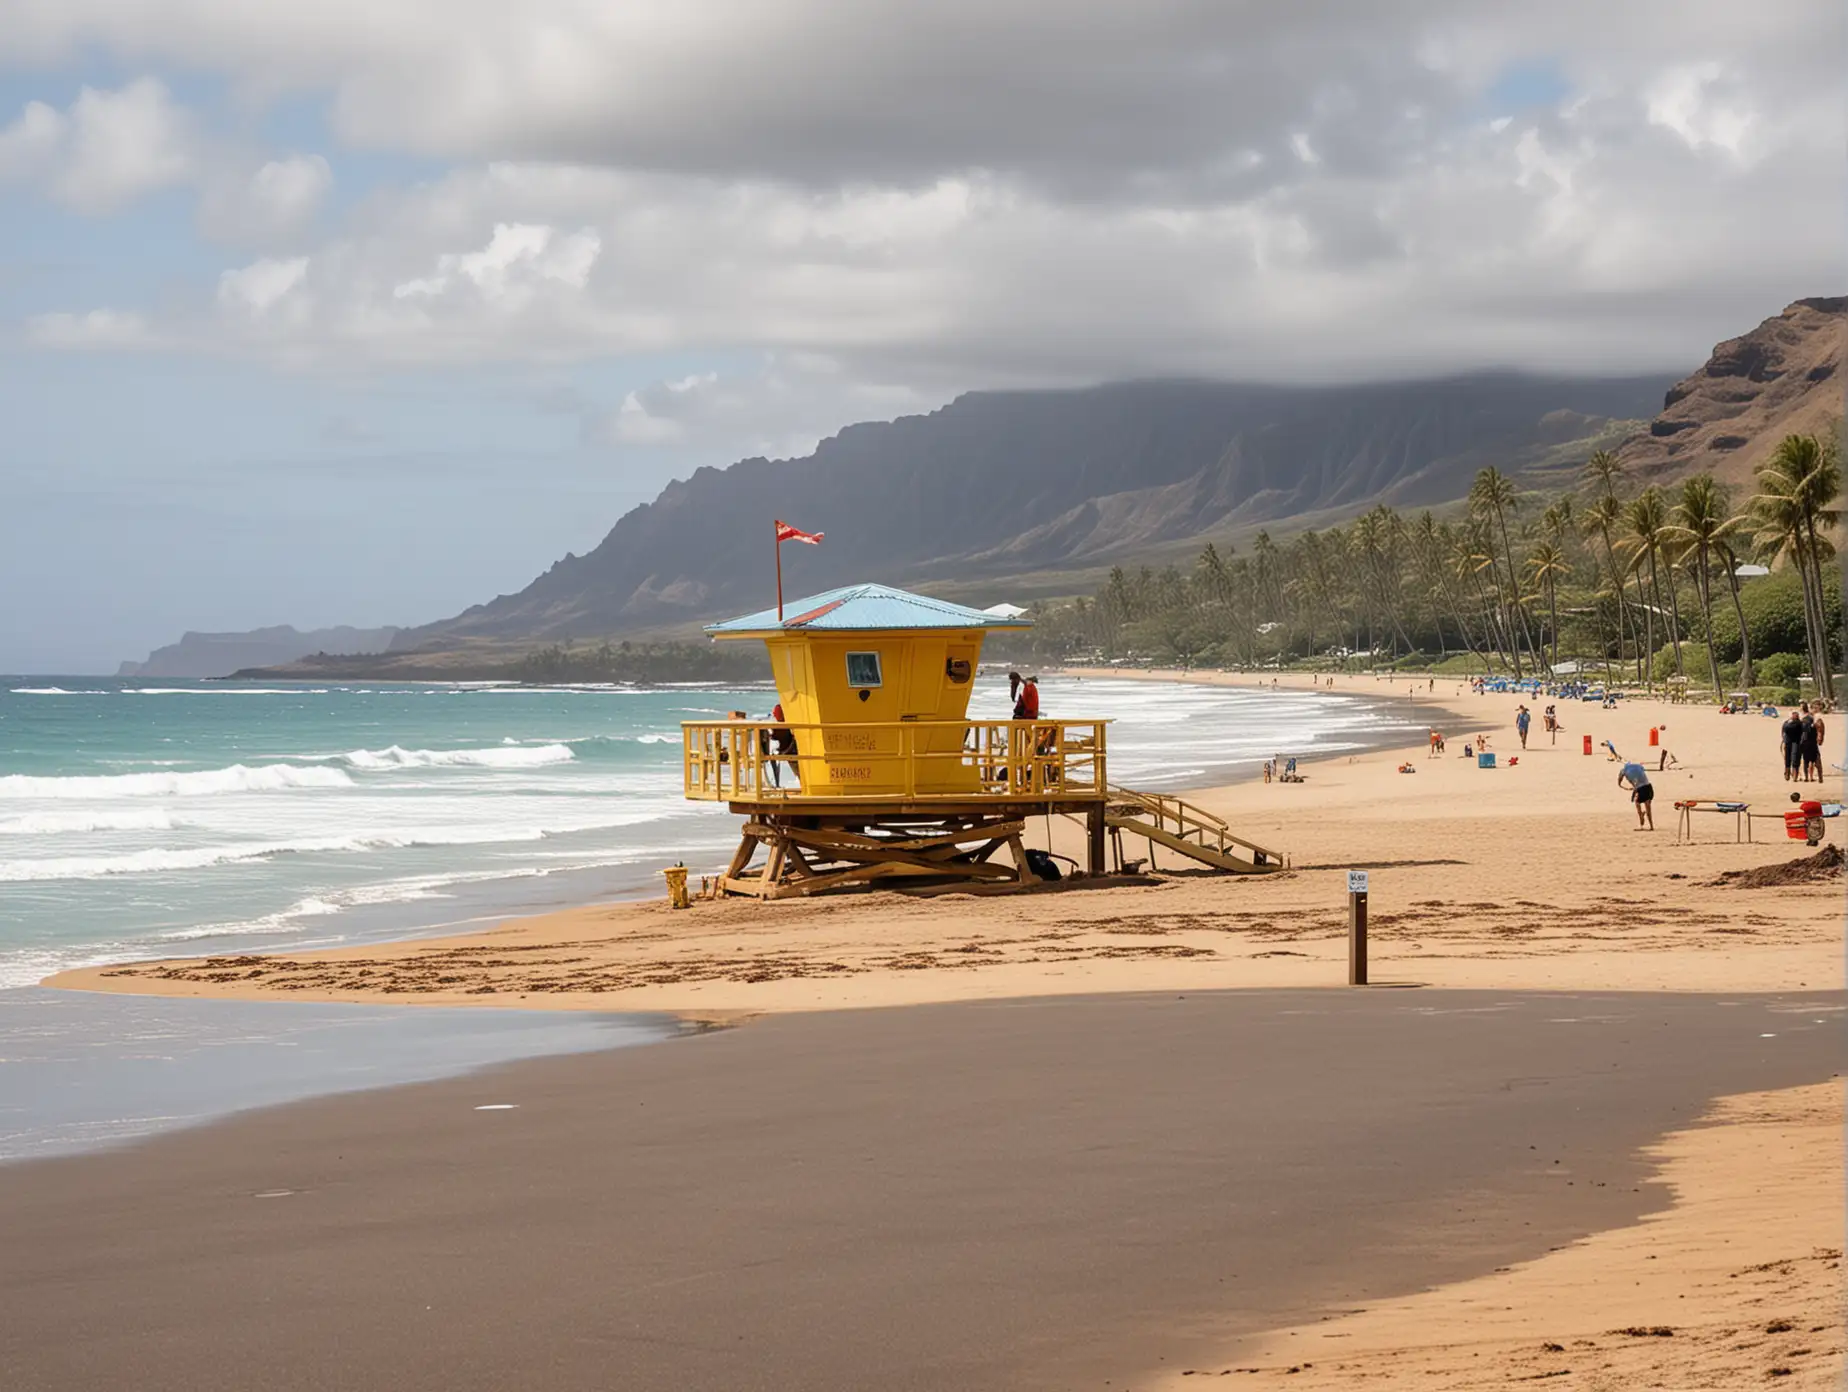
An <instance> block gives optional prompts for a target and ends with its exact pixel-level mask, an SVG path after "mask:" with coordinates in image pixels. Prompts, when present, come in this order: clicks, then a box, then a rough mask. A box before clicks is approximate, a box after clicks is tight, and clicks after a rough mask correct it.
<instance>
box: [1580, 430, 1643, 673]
mask: <svg viewBox="0 0 1848 1392" xmlns="http://www.w3.org/2000/svg"><path fill="white" fill-rule="evenodd" d="M1585 477H1586V479H1587V481H1588V482H1589V483H1590V484H1591V488H1592V505H1591V508H1590V510H1589V512H1588V514H1587V517H1586V521H1585V526H1586V527H1587V529H1588V530H1587V532H1586V535H1587V536H1589V535H1591V532H1592V531H1596V532H1597V533H1598V535H1599V536H1601V537H1602V538H1603V541H1604V559H1605V561H1606V563H1607V564H1608V565H1609V566H1610V571H1611V585H1612V588H1613V589H1614V591H1615V592H1616V596H1617V656H1618V657H1619V658H1620V659H1621V658H1622V657H1623V642H1624V636H1625V634H1626V633H1629V634H1633V635H1635V637H1636V639H1637V646H1638V652H1637V675H1638V676H1639V677H1640V676H1641V675H1642V653H1641V646H1642V634H1641V632H1640V631H1639V628H1638V625H1637V623H1636V617H1635V615H1633V614H1632V613H1631V612H1630V595H1629V586H1628V584H1627V583H1626V582H1625V580H1624V572H1623V569H1622V568H1621V567H1620V566H1619V565H1618V564H1617V550H1616V548H1615V547H1614V546H1612V545H1611V534H1612V532H1613V531H1615V530H1616V528H1617V526H1618V524H1619V521H1620V520H1621V517H1622V513H1623V501H1622V499H1620V498H1619V497H1618V496H1617V484H1618V481H1619V480H1620V479H1622V478H1623V465H1622V464H1621V463H1619V462H1618V459H1617V456H1616V455H1614V454H1612V453H1611V452H1610V451H1609V450H1604V449H1601V450H1595V451H1593V453H1592V456H1591V458H1590V459H1588V460H1586V461H1585Z"/></svg>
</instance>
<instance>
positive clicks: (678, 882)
mask: <svg viewBox="0 0 1848 1392" xmlns="http://www.w3.org/2000/svg"><path fill="white" fill-rule="evenodd" d="M661 873H662V874H663V875H666V876H667V906H668V908H670V909H684V908H687V907H688V906H689V903H690V901H689V900H688V899H687V867H686V866H684V865H670V866H668V867H667V869H665V870H663V871H662V872H661Z"/></svg>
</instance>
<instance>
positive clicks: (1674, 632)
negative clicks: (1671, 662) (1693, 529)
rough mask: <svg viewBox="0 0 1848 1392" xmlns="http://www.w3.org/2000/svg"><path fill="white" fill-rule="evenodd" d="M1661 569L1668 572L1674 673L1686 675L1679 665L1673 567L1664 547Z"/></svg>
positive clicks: (1678, 611)
mask: <svg viewBox="0 0 1848 1392" xmlns="http://www.w3.org/2000/svg"><path fill="white" fill-rule="evenodd" d="M1662 569H1664V570H1666V571H1667V572H1668V624H1669V627H1668V643H1669V646H1670V647H1671V648H1673V649H1674V652H1675V675H1676V676H1678V677H1686V676H1687V674H1688V672H1687V668H1685V667H1683V666H1682V665H1681V603H1680V601H1679V600H1678V599H1676V598H1675V567H1674V565H1673V563H1672V562H1670V561H1669V559H1668V555H1667V552H1666V549H1665V550H1664V553H1663V556H1662Z"/></svg>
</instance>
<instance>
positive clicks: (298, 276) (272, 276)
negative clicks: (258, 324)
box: [218, 256, 308, 318]
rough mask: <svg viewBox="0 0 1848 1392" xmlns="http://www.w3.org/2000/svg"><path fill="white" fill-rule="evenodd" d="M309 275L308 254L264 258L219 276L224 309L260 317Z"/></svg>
mask: <svg viewBox="0 0 1848 1392" xmlns="http://www.w3.org/2000/svg"><path fill="white" fill-rule="evenodd" d="M307 275H308V258H307V257H306V256H295V257H290V258H289V259H287V260H283V261H276V260H271V259H269V258H267V257H265V258H264V259H263V260H260V261H253V262H251V263H250V264H249V265H248V266H245V267H242V268H241V269H239V270H235V271H226V272H225V273H224V274H223V275H221V276H219V278H218V304H219V306H220V308H222V309H228V310H231V311H233V312H236V313H242V314H248V315H250V316H252V317H254V318H261V317H262V316H264V315H266V314H268V313H270V312H271V311H272V310H274V309H275V308H276V307H277V306H278V305H279V304H281V303H282V302H283V301H284V300H285V299H287V298H288V297H289V296H290V295H292V294H293V293H294V292H295V291H296V290H297V289H299V288H300V286H301V284H302V282H303V281H304V280H305V279H306V278H307Z"/></svg>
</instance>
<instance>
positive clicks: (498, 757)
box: [342, 744, 577, 770]
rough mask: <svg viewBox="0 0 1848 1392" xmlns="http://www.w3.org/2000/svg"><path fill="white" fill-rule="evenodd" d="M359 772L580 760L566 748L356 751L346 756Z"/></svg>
mask: <svg viewBox="0 0 1848 1392" xmlns="http://www.w3.org/2000/svg"><path fill="white" fill-rule="evenodd" d="M342 757H343V758H344V759H345V761H346V762H347V763H348V764H349V765H351V766H352V767H353V768H356V769H370V770H377V769H401V768H498V769H515V768H542V767H543V766H545V765H546V764H565V763H569V762H570V761H571V760H572V759H574V758H576V757H577V756H576V755H575V754H573V753H572V752H571V751H570V749H568V748H567V747H566V746H564V745H562V744H540V745H515V746H513V747H511V748H509V747H508V746H506V745H500V746H497V747H494V748H489V749H402V748H400V747H399V746H397V745H395V744H394V745H392V746H391V748H389V749H355V750H353V751H352V752H351V753H348V754H346V755H344V756H342Z"/></svg>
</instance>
